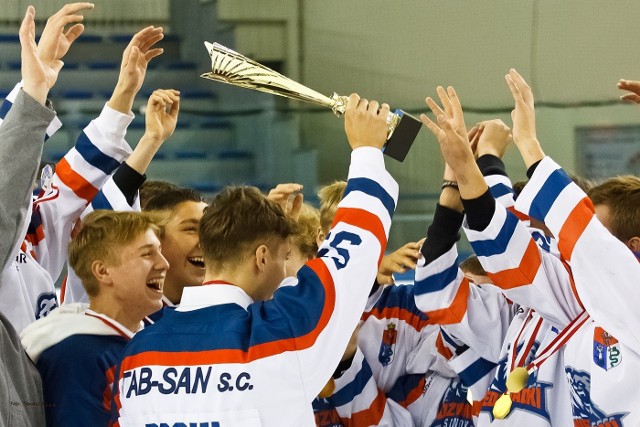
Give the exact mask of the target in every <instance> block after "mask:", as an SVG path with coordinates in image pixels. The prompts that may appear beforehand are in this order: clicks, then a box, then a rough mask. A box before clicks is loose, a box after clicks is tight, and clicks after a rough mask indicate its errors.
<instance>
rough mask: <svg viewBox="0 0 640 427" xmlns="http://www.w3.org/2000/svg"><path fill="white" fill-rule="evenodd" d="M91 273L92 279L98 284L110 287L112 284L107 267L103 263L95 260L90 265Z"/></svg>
mask: <svg viewBox="0 0 640 427" xmlns="http://www.w3.org/2000/svg"><path fill="white" fill-rule="evenodd" d="M91 273H92V274H93V277H95V278H96V281H97V282H98V283H99V284H101V285H102V284H104V285H107V286H111V285H112V284H113V279H112V278H111V275H110V274H109V267H108V266H107V264H106V263H105V262H104V261H101V260H95V261H93V262H92V263H91Z"/></svg>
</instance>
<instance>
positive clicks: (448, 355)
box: [436, 333, 453, 360]
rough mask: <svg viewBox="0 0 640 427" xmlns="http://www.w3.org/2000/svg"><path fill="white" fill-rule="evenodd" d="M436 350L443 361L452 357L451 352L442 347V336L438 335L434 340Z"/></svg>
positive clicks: (447, 348)
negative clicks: (442, 357)
mask: <svg viewBox="0 0 640 427" xmlns="http://www.w3.org/2000/svg"><path fill="white" fill-rule="evenodd" d="M436 350H438V353H440V354H441V355H443V356H444V358H445V359H447V360H449V359H451V358H452V357H453V352H452V351H451V350H450V349H449V347H447V346H446V345H444V340H443V339H442V334H440V333H439V334H438V338H436Z"/></svg>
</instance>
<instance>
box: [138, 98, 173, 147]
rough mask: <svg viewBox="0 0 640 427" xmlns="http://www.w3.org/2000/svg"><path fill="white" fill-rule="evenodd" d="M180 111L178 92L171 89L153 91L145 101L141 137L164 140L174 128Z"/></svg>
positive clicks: (158, 140)
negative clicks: (143, 130) (142, 133)
mask: <svg viewBox="0 0 640 427" xmlns="http://www.w3.org/2000/svg"><path fill="white" fill-rule="evenodd" d="M178 111H180V92H179V91H177V90H173V89H158V90H156V91H154V92H153V93H152V94H151V96H150V97H149V101H148V102H147V109H146V112H145V132H144V136H143V138H145V137H146V138H149V139H151V140H153V141H157V142H160V143H162V142H164V141H166V140H167V138H169V137H170V136H171V135H172V134H173V131H174V130H175V129H176V124H177V123H178Z"/></svg>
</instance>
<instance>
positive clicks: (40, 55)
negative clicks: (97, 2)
mask: <svg viewBox="0 0 640 427" xmlns="http://www.w3.org/2000/svg"><path fill="white" fill-rule="evenodd" d="M92 8H93V4H92V3H72V4H67V5H65V6H64V7H63V8H62V9H60V10H59V11H58V12H57V13H56V14H55V15H53V16H51V17H50V18H49V19H48V20H47V24H46V25H45V27H44V30H43V32H42V36H41V37H40V42H39V44H37V45H36V41H35V32H36V30H35V14H36V11H35V9H34V7H33V6H29V7H28V8H27V12H26V13H25V16H24V19H23V21H22V25H21V26H20V33H19V34H20V45H21V47H22V52H21V59H22V79H23V81H24V86H23V90H24V91H25V92H26V93H28V94H29V95H31V96H32V97H33V98H34V99H36V100H37V101H38V102H40V103H41V104H43V105H44V103H45V101H46V98H47V94H48V92H49V90H50V89H51V88H52V87H53V85H54V84H55V83H56V81H57V80H58V74H59V72H60V70H61V69H62V66H63V63H62V58H63V57H64V55H65V54H66V53H67V52H68V51H69V47H70V46H71V45H72V44H73V42H74V41H75V40H76V39H77V38H78V37H79V36H80V34H82V32H83V31H84V26H83V25H82V24H75V25H72V26H71V27H70V28H69V29H68V30H67V31H64V28H65V26H66V25H68V24H71V23H73V22H79V21H82V20H83V19H84V17H83V16H82V15H79V14H78V12H80V11H82V10H85V9H92Z"/></svg>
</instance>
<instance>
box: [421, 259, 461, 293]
mask: <svg viewBox="0 0 640 427" xmlns="http://www.w3.org/2000/svg"><path fill="white" fill-rule="evenodd" d="M458 272H459V269H458V264H457V263H455V264H453V265H451V266H449V267H448V268H447V269H445V270H444V271H441V272H439V273H436V274H432V275H430V276H427V277H425V278H423V279H420V280H416V282H415V285H414V286H415V287H416V291H415V293H416V295H424V294H428V293H432V292H438V291H441V290H443V289H444V288H446V287H447V286H449V285H450V284H451V283H452V282H454V281H455V280H456V278H457V277H458Z"/></svg>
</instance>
